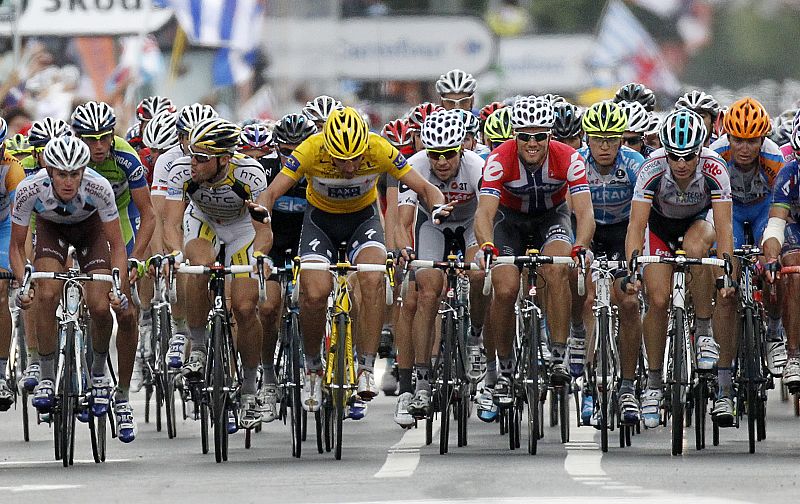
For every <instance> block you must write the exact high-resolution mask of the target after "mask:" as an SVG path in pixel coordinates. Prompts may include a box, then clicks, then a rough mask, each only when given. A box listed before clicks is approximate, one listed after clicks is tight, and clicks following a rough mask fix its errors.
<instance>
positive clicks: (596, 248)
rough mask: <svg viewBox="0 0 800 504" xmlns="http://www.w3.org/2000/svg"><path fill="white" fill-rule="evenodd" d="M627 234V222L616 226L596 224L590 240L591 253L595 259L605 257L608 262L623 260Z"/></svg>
mask: <svg viewBox="0 0 800 504" xmlns="http://www.w3.org/2000/svg"><path fill="white" fill-rule="evenodd" d="M627 234H628V222H627V221H624V222H618V223H616V224H597V226H596V227H595V230H594V239H593V240H592V252H593V253H594V256H595V257H601V256H606V258H607V259H608V260H610V261H624V260H625V236H626V235H627Z"/></svg>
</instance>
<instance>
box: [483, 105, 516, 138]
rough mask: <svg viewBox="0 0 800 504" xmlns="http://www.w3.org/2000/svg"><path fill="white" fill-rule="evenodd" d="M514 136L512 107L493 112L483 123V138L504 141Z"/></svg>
mask: <svg viewBox="0 0 800 504" xmlns="http://www.w3.org/2000/svg"><path fill="white" fill-rule="evenodd" d="M513 136H514V131H513V130H512V129H511V107H503V108H501V109H497V110H495V111H494V112H492V113H491V114H490V115H489V117H487V118H486V123H485V124H484V125H483V138H484V139H486V140H489V141H490V142H502V141H504V140H508V139H509V138H512V137H513Z"/></svg>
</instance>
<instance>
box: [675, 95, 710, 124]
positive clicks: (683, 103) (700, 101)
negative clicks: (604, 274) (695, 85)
mask: <svg viewBox="0 0 800 504" xmlns="http://www.w3.org/2000/svg"><path fill="white" fill-rule="evenodd" d="M675 108H676V109H679V108H687V109H689V110H692V111H694V112H697V113H698V114H699V113H700V112H706V113H708V114H710V115H711V120H712V122H713V121H715V120H716V119H717V116H718V115H719V111H720V108H719V102H717V100H715V99H714V97H713V96H711V95H710V94H706V93H704V92H702V91H699V90H697V89H695V90H693V91H689V92H688V93H686V94H684V95H683V96H681V97H680V98H678V101H676V102H675Z"/></svg>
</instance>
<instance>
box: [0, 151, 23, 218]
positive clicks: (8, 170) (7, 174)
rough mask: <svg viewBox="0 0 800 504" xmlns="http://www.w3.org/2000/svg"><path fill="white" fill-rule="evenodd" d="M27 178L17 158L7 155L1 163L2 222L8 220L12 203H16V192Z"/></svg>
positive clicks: (0, 196) (0, 195) (0, 199)
mask: <svg viewBox="0 0 800 504" xmlns="http://www.w3.org/2000/svg"><path fill="white" fill-rule="evenodd" d="M24 178H25V170H23V169H22V165H21V164H20V162H19V161H17V158H15V157H14V156H12V155H11V154H9V153H8V152H6V153H5V155H4V156H3V160H2V162H0V222H2V221H5V220H6V219H8V215H9V214H10V213H11V203H12V202H13V201H14V191H15V190H16V189H17V186H18V185H19V183H20V182H21V181H22V179H24Z"/></svg>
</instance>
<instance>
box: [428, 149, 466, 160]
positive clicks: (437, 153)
mask: <svg viewBox="0 0 800 504" xmlns="http://www.w3.org/2000/svg"><path fill="white" fill-rule="evenodd" d="M426 152H427V153H428V158H430V159H433V160H441V159H442V158H444V159H446V160H448V161H449V160H451V159H453V158H454V157H456V156H458V154H459V153H460V152H461V147H454V148H452V149H444V150H434V149H426Z"/></svg>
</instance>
